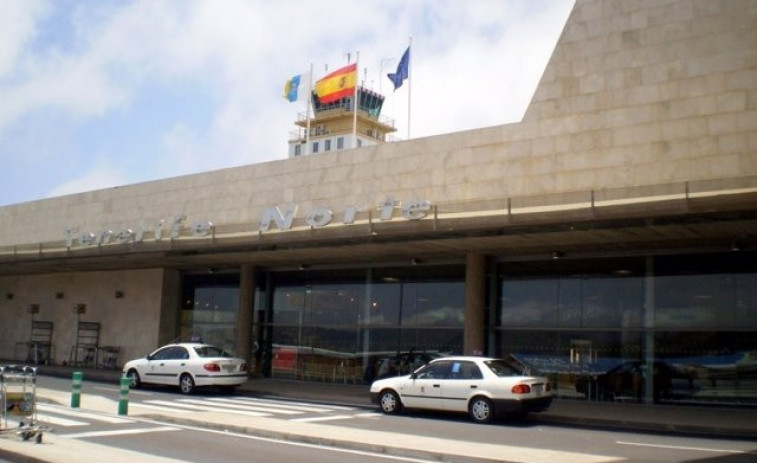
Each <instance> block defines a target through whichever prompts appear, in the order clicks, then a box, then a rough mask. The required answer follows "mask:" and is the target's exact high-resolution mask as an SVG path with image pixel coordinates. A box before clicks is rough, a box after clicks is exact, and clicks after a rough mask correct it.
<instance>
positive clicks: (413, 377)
mask: <svg viewBox="0 0 757 463" xmlns="http://www.w3.org/2000/svg"><path fill="white" fill-rule="evenodd" d="M410 377H411V378H412V379H417V378H418V374H417V373H416V372H412V373H410Z"/></svg>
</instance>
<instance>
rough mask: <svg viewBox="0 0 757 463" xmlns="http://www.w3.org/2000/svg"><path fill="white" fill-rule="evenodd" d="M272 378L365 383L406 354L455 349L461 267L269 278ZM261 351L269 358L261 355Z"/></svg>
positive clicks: (458, 349) (459, 339)
mask: <svg viewBox="0 0 757 463" xmlns="http://www.w3.org/2000/svg"><path fill="white" fill-rule="evenodd" d="M271 279H272V283H273V289H272V298H271V310H270V315H271V316H270V317H269V318H268V320H267V322H266V324H265V325H266V330H265V332H266V333H267V335H266V336H265V338H266V339H265V340H264V343H263V345H264V348H265V349H267V350H269V351H270V354H269V355H270V359H271V361H270V374H271V375H272V376H273V377H284V378H297V379H306V380H318V381H331V382H348V383H362V382H370V381H371V380H373V379H374V378H375V377H376V376H377V375H378V374H379V371H380V369H381V367H382V364H386V365H391V366H392V368H393V370H398V372H399V370H402V369H403V368H407V367H406V366H404V365H397V364H396V363H401V362H400V361H399V360H398V359H400V358H401V357H403V355H406V354H410V353H419V354H427V355H435V354H438V353H448V354H449V353H460V352H461V351H462V339H463V316H462V314H463V308H464V294H465V289H464V283H463V281H464V268H463V266H451V267H445V266H442V267H431V268H424V269H423V270H420V269H418V268H415V267H409V268H382V269H371V268H368V269H356V270H340V271H324V272H315V271H299V272H290V273H276V274H273V275H271ZM264 356H266V355H265V354H264Z"/></svg>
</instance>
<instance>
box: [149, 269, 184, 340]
mask: <svg viewBox="0 0 757 463" xmlns="http://www.w3.org/2000/svg"><path fill="white" fill-rule="evenodd" d="M180 313H181V273H180V272H179V271H178V270H172V269H163V270H162V284H161V294H160V322H159V325H158V332H157V335H158V339H157V340H156V341H157V345H158V346H162V345H165V344H168V343H171V342H176V332H177V329H178V327H179V314H180ZM184 341H186V340H184Z"/></svg>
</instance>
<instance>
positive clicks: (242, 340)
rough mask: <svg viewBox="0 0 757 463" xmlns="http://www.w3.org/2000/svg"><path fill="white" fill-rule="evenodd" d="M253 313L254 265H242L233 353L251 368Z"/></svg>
mask: <svg viewBox="0 0 757 463" xmlns="http://www.w3.org/2000/svg"><path fill="white" fill-rule="evenodd" d="M254 313H255V266H254V265H249V264H248V265H242V267H241V271H240V273H239V304H238V306H237V325H236V332H235V333H234V338H235V339H234V353H235V355H236V356H237V357H241V358H243V359H245V360H246V361H247V367H248V369H251V368H252V334H253V333H252V321H253V314H254Z"/></svg>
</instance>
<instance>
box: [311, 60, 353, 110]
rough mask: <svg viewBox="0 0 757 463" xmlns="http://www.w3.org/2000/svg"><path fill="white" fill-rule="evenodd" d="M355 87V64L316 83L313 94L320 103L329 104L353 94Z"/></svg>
mask: <svg viewBox="0 0 757 463" xmlns="http://www.w3.org/2000/svg"><path fill="white" fill-rule="evenodd" d="M356 85H357V63H352V64H350V65H349V66H345V67H343V68H341V69H337V70H336V71H334V72H332V73H331V74H328V75H326V76H325V77H324V78H323V79H321V80H319V81H318V82H316V83H315V94H316V95H318V99H319V100H320V101H321V103H331V102H333V101H337V100H339V99H340V98H344V97H346V96H350V95H352V94H354V93H355V86H356Z"/></svg>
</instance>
